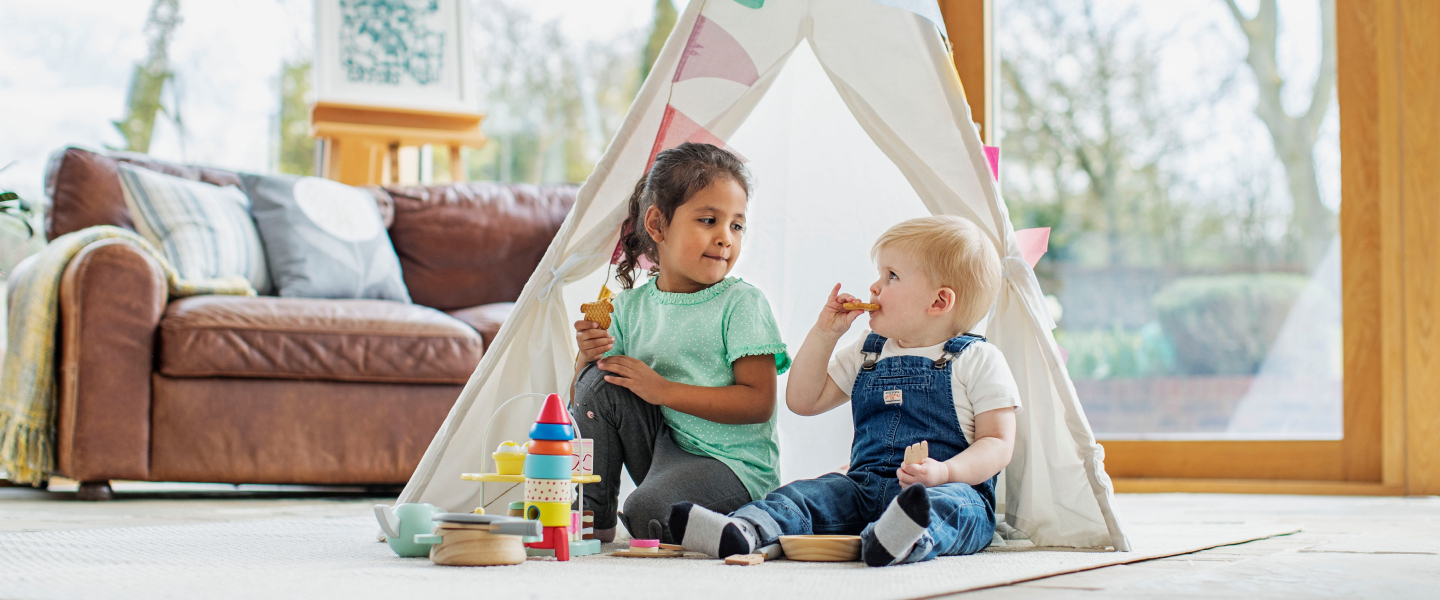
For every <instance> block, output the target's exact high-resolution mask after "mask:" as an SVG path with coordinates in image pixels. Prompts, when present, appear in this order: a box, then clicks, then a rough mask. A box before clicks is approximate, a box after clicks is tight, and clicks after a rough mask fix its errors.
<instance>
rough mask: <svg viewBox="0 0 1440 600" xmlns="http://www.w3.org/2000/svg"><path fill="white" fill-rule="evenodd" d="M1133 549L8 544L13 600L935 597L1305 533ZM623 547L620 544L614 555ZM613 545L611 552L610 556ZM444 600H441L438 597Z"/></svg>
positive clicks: (38, 535)
mask: <svg viewBox="0 0 1440 600" xmlns="http://www.w3.org/2000/svg"><path fill="white" fill-rule="evenodd" d="M1129 531H1130V532H1131V539H1132V540H1133V541H1134V543H1135V548H1136V549H1135V551H1133V552H1124V553H1117V552H1104V551H1081V550H1072V549H1055V548H1035V547H1005V548H994V547H992V548H991V549H990V550H987V551H985V552H983V553H980V554H977V555H974V556H958V557H942V558H939V559H936V560H934V561H930V562H927V563H919V564H913V565H905V566H899V567H889V568H882V569H873V568H867V567H865V566H864V565H863V564H862V563H802V562H795V561H788V560H778V561H773V562H767V563H765V564H762V565H758V566H753V567H740V566H729V565H725V564H723V563H722V562H720V561H717V560H712V559H707V558H703V557H699V556H698V555H695V556H694V557H693V558H692V557H690V556H687V557H683V558H669V559H658V558H618V557H610V556H604V555H597V556H587V557H580V558H576V559H574V560H572V561H570V562H568V563H561V562H556V561H554V560H553V559H531V560H529V561H528V562H526V563H525V564H522V565H516V566H505V567H441V566H437V565H435V564H432V563H431V562H430V561H429V560H427V559H424V558H408V559H402V558H397V557H396V556H395V555H394V554H393V553H391V551H390V548H389V546H387V545H385V544H382V543H377V542H375V541H374V540H375V537H374V535H375V521H374V520H373V519H372V518H369V517H368V516H364V517H361V516H357V517H345V518H288V519H271V520H260V521H244V522H229V523H210V524H200V525H167V526H159V527H127V528H115V529H88V530H68V531H41V532H23V533H5V534H0V597H4V598H7V599H11V598H17V599H18V598H99V597H104V598H187V599H188V598H262V597H315V598H347V599H349V598H384V599H386V600H393V599H395V598H404V597H408V598H422V597H435V598H441V597H451V596H461V595H464V596H465V597H472V598H507V599H508V598H565V599H567V600H573V599H575V598H585V599H586V600H594V599H601V598H616V599H625V600H648V599H655V600H675V599H677V598H687V599H688V598H701V599H705V598H717V599H720V598H724V599H727V600H730V599H734V598H744V597H753V598H787V599H792V598H825V599H827V600H835V599H836V598H883V599H902V598H926V597H932V596H937V595H944V594H949V593H955V592H961V591H966V590H973V589H979V588H986V587H993V586H998V585H1005V584H1009V583H1016V582H1020V581H1027V580H1031V579H1038V578H1042V577H1048V576H1052V575H1058V574H1062V573H1069V572H1074V571H1081V570H1086V569H1093V568H1097V567H1102V566H1106V565H1113V564H1119V563H1126V562H1135V561H1140V560H1147V559H1152V558H1160V557H1164V556H1173V555H1176V554H1184V553H1188V552H1194V551H1197V550H1203V549H1206V548H1212V547H1215V546H1223V545H1227V544H1236V543H1241V542H1246V541H1251V540H1257V539H1262V538H1266V537H1271V536H1275V535H1284V534H1287V533H1293V532H1295V531H1297V528H1296V527H1295V526H1293V525H1280V524H1274V523H1255V522H1248V523H1247V522H1238V523H1237V522H1229V523H1198V522H1188V523H1160V522H1154V523H1132V524H1130V526H1129ZM611 546H613V545H611ZM612 549H614V548H606V551H607V552H608V551H609V550H612ZM432 594H434V595H435V596H431V595H432Z"/></svg>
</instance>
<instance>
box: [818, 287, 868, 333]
mask: <svg viewBox="0 0 1440 600" xmlns="http://www.w3.org/2000/svg"><path fill="white" fill-rule="evenodd" d="M859 301H860V299H859V298H856V297H854V296H851V295H850V294H841V293H840V284H838V283H837V284H835V289H832V290H830V299H828V300H826V301H825V308H822V309H820V318H819V319H818V320H817V321H816V322H815V327H816V328H817V329H820V330H821V331H824V332H826V333H830V334H833V335H835V336H840V335H842V334H844V333H845V332H846V331H849V330H850V324H851V323H854V322H855V318H856V317H859V316H860V315H863V314H865V311H863V310H859V309H856V310H845V306H844V304H845V303H846V302H859Z"/></svg>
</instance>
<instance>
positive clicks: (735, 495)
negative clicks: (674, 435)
mask: <svg viewBox="0 0 1440 600" xmlns="http://www.w3.org/2000/svg"><path fill="white" fill-rule="evenodd" d="M608 374H609V373H606V372H605V371H601V370H600V368H599V367H597V366H595V363H590V364H588V365H586V366H585V369H584V370H583V371H581V372H580V376H579V378H578V379H577V381H576V382H575V403H574V405H572V406H571V407H570V416H571V418H573V419H575V421H576V422H577V423H579V424H580V432H581V433H582V434H583V435H584V436H585V437H587V438H591V439H593V440H595V474H596V475H599V476H600V483H598V484H589V485H586V486H585V506H586V508H587V509H589V510H593V511H595V528H596V529H609V528H611V527H614V526H615V523H616V520H617V515H616V508H617V507H616V504H617V502H618V499H619V494H620V467H621V466H624V467H625V469H626V470H628V471H629V472H630V478H631V479H633V480H634V481H635V491H634V492H632V493H631V494H630V496H629V497H628V498H626V499H625V510H624V514H623V515H620V520H623V521H624V525H625V529H626V530H627V531H629V532H630V535H631V536H632V537H635V538H641V539H659V540H662V541H664V542H666V543H677V542H674V541H672V540H671V538H670V525H669V521H670V507H671V506H672V505H674V504H676V503H678V502H685V501H689V502H694V503H695V504H698V505H700V506H704V507H705V508H708V509H710V510H713V511H715V512H718V513H720V514H727V513H729V512H731V511H733V510H735V509H738V508H740V507H741V506H744V505H745V504H746V503H747V502H750V492H748V491H746V489H745V484H743V483H741V482H740V478H739V477H736V476H735V473H734V472H733V471H731V470H730V467H728V466H726V465H725V463H722V462H720V461H718V460H716V459H714V458H711V457H709V456H699V455H695V454H690V453H689V452H686V451H684V450H681V449H680V447H679V446H676V445H675V441H674V440H672V439H671V438H670V428H669V426H667V425H666V424H665V417H664V416H663V415H662V414H661V413H660V407H658V406H655V405H653V404H650V403H648V402H646V401H644V400H642V399H640V397H639V396H636V395H635V393H634V392H631V391H630V390H627V389H625V388H623V387H620V386H618V385H614V384H612V383H608V382H606V381H605V379H604V376H605V375H608Z"/></svg>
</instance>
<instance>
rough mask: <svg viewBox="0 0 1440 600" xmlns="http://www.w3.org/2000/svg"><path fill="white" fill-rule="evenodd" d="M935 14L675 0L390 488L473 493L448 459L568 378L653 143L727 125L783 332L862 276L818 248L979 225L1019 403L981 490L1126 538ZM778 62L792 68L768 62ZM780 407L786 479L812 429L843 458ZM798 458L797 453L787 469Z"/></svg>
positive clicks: (436, 494) (997, 328)
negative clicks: (927, 228)
mask: <svg viewBox="0 0 1440 600" xmlns="http://www.w3.org/2000/svg"><path fill="white" fill-rule="evenodd" d="M938 17H939V15H938V10H936V8H935V4H934V2H923V1H919V0H913V1H907V0H877V1H875V2H871V1H869V0H824V1H820V0H691V2H690V5H689V7H688V8H687V9H686V11H685V14H684V15H683V16H682V17H681V18H680V20H679V22H678V23H676V26H675V29H674V32H673V33H672V34H671V35H670V39H669V40H668V41H667V42H666V44H665V48H664V50H663V51H662V52H661V54H660V57H659V59H658V60H657V62H656V64H655V66H654V69H653V70H652V71H651V73H650V75H649V77H648V78H647V79H646V81H645V84H644V86H643V87H642V89H641V90H640V93H639V96H638V97H637V98H636V100H635V103H634V105H633V106H632V107H631V108H630V113H629V115H628V116H627V117H626V119H625V122H624V124H623V125H622V126H621V128H620V131H619V133H617V134H616V136H615V139H614V140H613V141H612V142H611V144H610V147H609V149H608V150H607V151H606V153H605V156H604V157H603V158H602V159H601V161H600V163H599V165H597V166H596V168H595V172H594V174H592V175H591V176H590V178H589V180H588V181H586V182H585V185H584V186H583V187H581V189H580V193H579V197H578V199H577V201H576V203H575V208H574V210H573V211H572V212H571V214H570V216H569V217H568V218H567V219H566V220H565V223H564V225H563V226H562V227H561V229H560V232H559V234H558V235H557V236H556V237H555V240H554V242H552V243H551V245H550V248H549V250H548V251H547V252H546V253H545V257H544V259H542V260H541V262H540V266H539V267H538V268H537V269H536V271H535V273H534V275H532V276H531V278H530V281H529V283H527V284H526V286H525V289H524V291H523V292H522V293H521V294H520V298H519V300H517V302H516V307H515V310H514V313H512V314H511V316H510V318H509V319H508V320H507V321H506V323H505V325H504V327H502V328H501V330H500V333H499V334H498V335H497V336H496V338H495V340H494V342H493V343H492V344H491V346H490V348H488V349H487V351H486V353H485V357H484V359H482V360H481V362H480V365H479V367H478V368H477V369H476V371H475V374H474V375H473V376H472V377H471V378H470V382H469V383H468V384H467V385H466V386H465V389H464V391H463V392H462V393H461V395H460V398H459V399H458V400H457V401H456V403H455V406H454V408H452V409H451V411H450V415H449V416H448V417H447V418H446V420H445V423H444V425H443V426H442V427H441V428H440V430H439V432H438V433H437V434H436V436H435V439H434V441H432V442H431V444H430V447H429V449H428V450H427V451H426V453H425V456H424V458H423V459H422V460H421V461H420V465H419V467H418V468H417V469H416V471H415V474H414V475H413V476H412V477H411V479H410V483H409V484H408V485H407V486H406V487H405V490H404V492H402V493H401V496H400V499H399V500H400V502H429V503H432V504H435V505H438V506H442V507H447V508H450V509H452V510H467V511H468V510H470V509H472V508H474V507H475V506H478V505H480V504H481V490H480V487H479V486H480V485H482V484H479V483H475V482H468V481H462V480H461V479H460V474H461V473H465V472H476V471H480V470H481V469H482V461H484V460H485V459H486V458H487V457H488V455H489V453H490V451H491V450H492V448H486V447H482V444H484V443H485V442H482V438H485V437H486V433H487V430H490V431H493V433H491V434H490V437H489V438H488V439H489V440H491V443H493V441H494V440H501V439H505V438H506V437H509V438H511V439H522V438H524V437H525V433H524V432H525V431H526V428H527V427H528V426H529V422H530V421H533V418H534V417H533V413H531V412H530V410H529V409H521V410H512V409H506V410H505V411H500V412H497V408H498V407H499V406H500V405H501V404H502V403H504V402H505V401H507V400H508V399H510V398H512V397H514V396H516V395H518V394H522V393H527V392H555V391H560V392H562V393H564V391H566V390H568V389H569V383H570V379H571V377H572V375H573V364H574V363H573V360H574V356H575V346H574V344H575V343H574V337H573V331H572V329H571V325H570V324H571V322H572V321H573V320H575V319H576V318H577V315H578V314H579V311H578V308H577V307H578V305H579V303H580V302H584V301H589V300H593V298H594V295H595V293H596V292H597V291H598V290H599V287H600V280H601V279H602V278H603V277H604V275H603V273H605V272H606V269H605V267H606V266H607V265H608V263H609V260H610V258H611V255H612V251H613V249H614V248H615V245H616V242H617V240H618V238H619V232H620V226H621V224H622V222H623V221H624V219H625V216H626V210H627V205H626V204H627V201H628V199H629V196H630V192H631V190H632V189H633V187H634V184H635V181H636V180H637V179H638V178H639V177H641V176H642V175H643V174H644V172H645V170H646V168H647V167H648V165H649V163H650V161H651V158H652V157H653V156H654V155H655V153H657V152H659V151H660V150H664V149H666V148H671V147H674V146H676V145H679V144H681V143H683V142H687V141H693V142H708V143H713V144H716V145H726V144H727V143H728V144H729V145H731V146H734V148H733V150H735V151H737V152H738V153H739V154H742V155H745V156H747V157H749V158H750V159H751V160H752V162H751V167H752V169H753V170H754V171H755V173H756V177H757V180H758V183H757V191H756V192H755V193H754V194H753V195H752V198H751V208H750V211H751V217H750V228H749V233H747V238H746V242H745V244H746V250H745V254H743V255H742V257H741V263H740V266H739V267H737V273H738V274H740V275H741V276H743V277H747V278H749V279H750V280H751V281H756V282H758V283H759V285H760V287H761V289H763V290H765V292H766V294H767V296H768V297H769V298H770V299H771V302H772V305H776V304H777V299H778V309H777V311H776V314H777V316H778V319H779V321H780V322H781V326H782V329H785V330H786V332H787V334H786V339H787V340H791V341H793V340H795V339H798V338H796V337H795V335H794V334H793V333H790V332H792V331H796V330H797V328H796V327H791V326H789V325H788V324H789V323H793V324H798V325H797V327H798V331H801V332H803V331H804V328H808V325H809V322H810V321H811V320H813V319H814V315H815V314H816V313H815V311H816V310H818V306H819V304H820V303H821V302H823V297H824V294H825V293H826V292H828V290H829V286H830V285H833V282H834V281H837V280H843V281H846V283H847V286H854V287H859V288H863V286H864V285H865V284H867V283H868V282H869V281H870V279H872V278H873V272H872V273H871V275H869V276H868V277H866V276H865V275H864V274H863V273H861V274H859V275H853V274H851V273H840V272H836V273H832V272H830V271H826V267H827V266H829V265H831V264H840V263H844V264H849V265H851V266H852V267H855V266H858V267H859V268H861V269H862V271H867V270H872V268H871V267H870V265H869V264H868V259H867V258H866V249H867V248H868V246H869V244H870V242H871V241H872V240H873V239H874V237H875V235H876V234H878V233H879V232H880V231H881V230H883V229H884V228H885V227H886V226H888V225H890V224H893V223H894V222H898V221H899V220H902V219H903V218H908V217H910V216H918V215H919V214H924V213H933V214H953V215H960V216H963V217H966V218H969V219H971V220H973V221H975V222H976V223H978V224H980V226H981V227H982V228H983V229H985V230H986V231H987V232H988V234H989V235H990V237H991V240H992V241H993V242H994V243H995V246H996V248H998V249H999V250H1000V254H1001V256H1002V257H1004V258H1003V265H1004V282H1003V285H1002V287H1001V292H1000V295H999V299H998V300H997V302H996V304H995V306H994V308H993V309H992V312H991V314H990V316H989V317H988V319H987V321H986V323H985V325H984V333H985V335H987V336H988V337H989V339H990V340H991V341H992V342H993V343H994V344H995V345H996V346H998V347H999V348H1000V350H1001V351H1002V352H1003V353H1004V354H1005V357H1006V359H1007V360H1008V361H1009V364H1010V367H1011V369H1012V370H1013V371H1014V374H1015V379H1016V382H1017V383H1018V384H1019V388H1020V394H1021V398H1022V402H1023V403H1024V408H1023V410H1021V411H1020V412H1019V413H1018V414H1017V418H1018V432H1017V440H1018V441H1017V443H1016V447H1015V454H1014V459H1013V461H1012V462H1011V464H1010V466H1009V467H1008V468H1007V469H1006V470H1005V475H1004V479H1005V482H1004V494H1003V497H1002V498H1000V501H1001V503H1002V504H1003V506H1004V509H1005V516H1004V518H1005V521H1006V522H1008V523H1009V524H1010V525H1011V526H1013V527H1015V528H1016V529H1018V530H1019V531H1021V532H1023V533H1025V534H1026V535H1028V537H1029V538H1030V539H1031V540H1032V541H1034V542H1035V543H1036V544H1040V545H1057V546H1075V547H1103V546H1111V547H1113V548H1115V549H1116V550H1128V549H1129V542H1128V541H1127V539H1126V537H1125V534H1124V532H1123V531H1122V529H1121V526H1120V523H1119V521H1118V520H1117V519H1116V516H1115V513H1114V510H1113V508H1112V507H1113V490H1112V487H1111V483H1110V480H1109V478H1108V477H1107V476H1106V474H1105V470H1104V462H1103V451H1102V449H1101V447H1100V446H1099V445H1098V444H1096V443H1095V438H1094V435H1093V434H1092V432H1091V430H1090V426H1089V424H1088V423H1087V422H1086V420H1085V416H1084V413H1083V412H1082V411H1081V408H1080V403H1079V401H1078V400H1077V398H1076V395H1075V388H1074V386H1073V385H1072V384H1071V382H1070V378H1069V375H1068V374H1067V372H1066V370H1065V366H1064V362H1063V360H1062V359H1061V357H1060V355H1059V350H1058V347H1057V346H1056V345H1055V341H1054V339H1053V337H1052V336H1051V333H1050V332H1051V329H1053V328H1054V322H1053V321H1052V320H1051V319H1050V317H1049V314H1048V312H1047V309H1046V305H1045V301H1044V298H1043V296H1042V294H1041V291H1040V287H1039V284H1038V282H1037V281H1036V279H1035V274H1034V272H1033V271H1032V270H1031V265H1030V264H1029V263H1027V262H1026V261H1025V260H1024V258H1023V257H1022V252H1021V247H1020V244H1019V242H1018V241H1017V238H1016V236H1015V232H1014V230H1013V229H1012V227H1011V225H1010V221H1009V217H1008V215H1007V213H1006V209H1005V205H1004V203H1003V202H1002V201H1001V199H1000V195H999V191H998V189H997V186H996V185H995V183H994V180H993V179H992V177H991V174H990V171H989V166H988V165H987V162H986V157H985V153H984V148H983V146H982V145H981V142H980V139H979V136H978V134H977V132H976V130H975V128H974V126H973V125H971V119H970V114H969V108H968V106H967V105H966V103H965V100H964V93H963V91H962V90H961V87H960V82H959V79H958V77H957V76H956V73H955V70H954V68H953V63H951V61H950V57H949V56H948V53H947V51H946V46H945V42H944V38H943V37H942V35H943V33H942V32H941V31H940V30H939V29H938V21H939V18H938ZM792 64H793V65H801V64H803V65H808V67H807V68H808V69H809V70H808V71H807V70H805V69H803V68H800V67H798V66H797V68H796V69H787V68H786V67H787V65H792ZM782 71H784V72H785V74H784V75H783V76H782ZM795 72H800V75H795ZM806 74H808V75H809V76H810V79H808V80H806V79H804V77H803V76H805V75H806ZM796 77H800V79H799V80H797V79H796ZM787 78H788V79H787ZM826 79H828V81H829V82H830V83H831V84H833V89H834V92H835V93H838V96H836V95H835V94H830V96H829V97H830V98H832V101H831V102H830V104H826V102H825V101H824V99H823V98H822V99H819V100H813V99H806V100H804V101H801V102H797V101H794V100H793V99H792V102H791V104H789V105H783V104H782V105H780V106H779V108H778V109H776V108H775V107H774V106H771V104H770V103H771V99H769V98H767V97H769V96H771V95H774V96H775V97H781V96H787V95H791V96H793V95H794V94H798V93H800V92H802V91H805V90H807V89H814V88H815V87H816V85H821V86H823V85H824V80H826ZM777 82H779V83H778V84H777ZM811 84H815V85H811ZM826 93H829V91H828V90H826ZM762 100H764V102H762ZM767 106H769V107H770V108H766V107H767ZM757 107H760V109H759V110H757ZM827 107H830V109H833V110H829V109H827ZM836 107H838V108H836ZM777 111H778V112H777ZM837 111H839V112H840V113H842V114H838V117H839V118H838V119H832V118H831V117H832V116H837V115H836V114H835V113H836V112H837ZM847 114H848V115H852V116H847ZM752 117H753V118H754V120H755V122H754V123H751V122H749V121H750V120H751V119H752ZM840 121H844V123H841V122H840ZM807 124H808V126H809V128H808V129H807V128H806V127H807ZM847 128H848V129H847ZM846 132H853V135H850V134H847V133H846ZM862 132H863V133H862ZM737 134H738V135H737ZM847 135H850V137H846V136H847ZM857 137H858V140H857V139H856V138H857ZM867 152H868V154H867ZM817 157H821V158H824V157H830V158H825V159H824V160H820V159H817ZM887 157H888V159H889V160H888V161H886V160H885V158H887ZM845 161H850V163H848V164H849V166H846V164H847V163H845ZM821 162H823V163H824V164H819V163H821ZM881 163H883V168H881ZM877 168H879V169H880V170H878V171H877V170H875V169H877ZM802 171H804V172H808V173H810V174H811V178H810V179H808V180H805V181H808V182H809V183H806V182H804V181H801V179H803V178H801V177H798V176H797V173H799V172H802ZM865 173H869V174H870V175H868V179H866V181H860V179H861V178H862V176H864V174H865ZM802 185H803V186H805V188H804V189H802V188H801V187H799V186H802ZM826 185H828V186H830V187H829V188H823V186H826ZM867 185H868V186H870V187H866V186H867ZM816 186H821V188H819V189H823V190H824V191H823V192H817V191H816V189H811V188H815V187H816ZM806 202H808V203H809V204H806ZM807 224H809V225H807ZM816 224H818V225H816ZM807 227H808V228H807ZM816 248H822V249H826V250H822V251H821V252H819V253H817V252H816V251H815V249H816ZM807 252H808V254H807ZM827 257H828V258H827ZM832 259H833V260H832ZM801 261H803V262H801ZM817 273H818V275H816V274H817ZM832 275H833V277H832ZM816 277H819V278H820V279H819V280H817V281H822V282H826V283H823V285H820V286H819V287H818V288H816V286H815V282H814V281H810V280H811V279H815V278H816ZM827 277H831V278H828V279H826V278H827ZM847 277H848V278H849V279H845V278H847ZM857 278H860V279H857ZM810 288H815V289H810ZM852 334H857V332H852ZM793 350H794V348H792V351H793ZM781 389H783V384H782V386H781ZM512 406H514V405H512ZM783 412H784V411H783V409H782V415H781V429H780V430H781V437H782V441H781V456H782V475H783V476H784V477H785V478H786V479H794V478H796V477H797V476H802V475H803V476H811V475H815V474H818V473H819V472H821V471H822V470H823V469H815V468H814V465H815V464H816V460H824V457H821V458H814V456H815V455H817V454H826V452H819V451H816V450H815V448H821V449H822V450H823V449H824V448H827V446H825V444H829V446H828V448H830V450H829V451H828V452H830V453H831V454H834V456H833V457H830V458H831V459H832V460H831V463H830V466H834V465H837V464H840V463H841V462H844V457H845V454H844V449H848V444H849V441H848V437H845V436H848V432H849V426H850V424H849V419H848V417H849V413H848V411H832V414H828V415H824V416H822V417H816V418H811V419H807V420H796V419H798V418H796V417H794V416H793V415H786V414H783ZM839 413H844V414H839ZM817 431H819V432H823V434H821V435H817V434H816V433H815V432H817ZM797 441H799V442H800V443H798V444H797V443H796V442H797ZM811 442H813V443H811ZM837 448H841V449H842V450H840V451H838V452H836V451H835V449H837ZM792 456H795V457H799V458H800V459H804V458H806V457H807V456H811V458H812V460H810V462H809V463H805V462H804V461H803V460H801V461H799V462H797V461H796V460H792V459H791V457H792ZM826 456H828V454H826ZM806 470H810V471H812V472H809V473H799V472H796V471H806ZM488 492H489V493H488V494H487V495H486V496H485V498H486V500H487V501H489V502H491V503H492V505H493V502H494V501H495V500H497V499H501V498H503V497H504V494H503V492H504V490H503V489H501V490H488ZM497 492H498V493H497ZM492 508H493V506H492Z"/></svg>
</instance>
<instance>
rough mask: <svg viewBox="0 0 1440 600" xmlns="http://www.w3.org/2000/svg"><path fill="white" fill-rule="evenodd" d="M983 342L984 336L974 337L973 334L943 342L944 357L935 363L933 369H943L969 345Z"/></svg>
mask: <svg viewBox="0 0 1440 600" xmlns="http://www.w3.org/2000/svg"><path fill="white" fill-rule="evenodd" d="M983 341H985V336H980V335H975V334H973V333H966V334H964V335H958V336H955V337H953V338H950V341H948V342H945V355H944V356H941V357H940V358H939V359H937V360H936V361H935V368H937V369H943V368H945V365H948V364H950V361H952V360H955V357H957V356H960V353H961V352H964V351H965V349H966V348H969V347H970V344H973V343H975V342H983Z"/></svg>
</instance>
